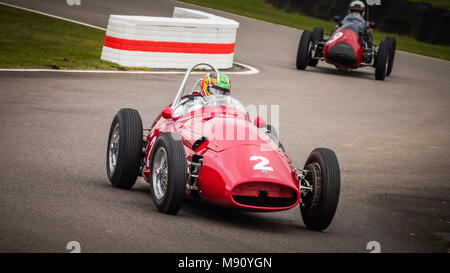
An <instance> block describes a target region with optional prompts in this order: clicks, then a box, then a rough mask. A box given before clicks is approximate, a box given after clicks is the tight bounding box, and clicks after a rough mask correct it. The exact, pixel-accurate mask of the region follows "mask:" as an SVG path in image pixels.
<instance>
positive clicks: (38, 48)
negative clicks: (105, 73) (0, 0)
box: [0, 5, 134, 70]
mask: <svg viewBox="0 0 450 273" xmlns="http://www.w3.org/2000/svg"><path fill="white" fill-rule="evenodd" d="M104 39H105V32H104V31H102V30H99V29H94V28H90V27H87V26H82V25H78V24H75V23H71V22H66V21H63V20H59V19H55V18H51V17H48V16H45V15H40V14H36V13H33V12H29V11H24V10H20V9H16V8H12V7H8V6H4V5H0V67H2V68H50V69H52V68H53V69H100V70H130V69H134V68H125V67H123V66H120V65H117V64H114V63H110V62H107V61H102V60H100V56H101V52H102V47H103V41H104Z"/></svg>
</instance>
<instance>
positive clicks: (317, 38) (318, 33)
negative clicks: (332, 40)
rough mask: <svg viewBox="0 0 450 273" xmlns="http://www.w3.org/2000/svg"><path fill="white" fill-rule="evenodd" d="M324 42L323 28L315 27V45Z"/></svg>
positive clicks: (313, 38)
mask: <svg viewBox="0 0 450 273" xmlns="http://www.w3.org/2000/svg"><path fill="white" fill-rule="evenodd" d="M322 40H323V28H321V27H315V28H314V29H313V31H312V41H313V43H317V42H319V41H322Z"/></svg>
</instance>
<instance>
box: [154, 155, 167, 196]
mask: <svg viewBox="0 0 450 273" xmlns="http://www.w3.org/2000/svg"><path fill="white" fill-rule="evenodd" d="M153 170H154V172H153V182H154V183H153V190H154V192H155V196H156V198H157V199H159V200H161V199H162V198H163V197H164V195H166V192H167V181H168V165H167V152H166V150H165V149H164V147H159V149H158V150H157V151H156V154H155V158H154V160H153Z"/></svg>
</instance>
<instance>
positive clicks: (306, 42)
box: [297, 30, 312, 70]
mask: <svg viewBox="0 0 450 273" xmlns="http://www.w3.org/2000/svg"><path fill="white" fill-rule="evenodd" d="M311 43H312V33H311V32H310V31H307V30H305V31H303V33H302V36H301V37H300V41H299V43H298V50H297V69H300V70H305V69H306V66H307V65H308V63H309V61H310V59H311V56H310V55H311V52H310V49H311Z"/></svg>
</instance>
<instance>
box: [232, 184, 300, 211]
mask: <svg viewBox="0 0 450 273" xmlns="http://www.w3.org/2000/svg"><path fill="white" fill-rule="evenodd" d="M233 199H234V201H235V202H236V203H238V204H241V205H247V206H253V207H266V208H281V207H289V206H292V205H294V204H295V202H296V201H297V193H296V192H295V191H294V190H293V189H291V188H289V187H286V186H282V185H278V184H272V183H263V182H253V183H246V184H243V185H239V186H237V187H236V188H235V189H234V190H233Z"/></svg>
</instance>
